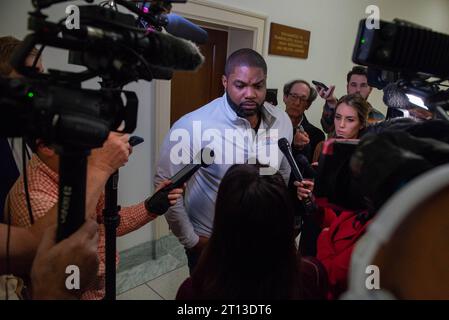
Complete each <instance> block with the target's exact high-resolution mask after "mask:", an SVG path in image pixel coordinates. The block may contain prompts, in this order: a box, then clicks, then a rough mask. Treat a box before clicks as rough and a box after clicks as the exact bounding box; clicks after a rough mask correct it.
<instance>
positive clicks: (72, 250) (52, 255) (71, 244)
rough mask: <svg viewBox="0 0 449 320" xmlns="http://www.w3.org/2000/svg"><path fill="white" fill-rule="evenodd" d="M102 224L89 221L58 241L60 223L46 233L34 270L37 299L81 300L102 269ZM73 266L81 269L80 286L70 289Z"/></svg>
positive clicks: (32, 277) (34, 292)
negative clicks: (100, 236)
mask: <svg viewBox="0 0 449 320" xmlns="http://www.w3.org/2000/svg"><path fill="white" fill-rule="evenodd" d="M97 229H98V225H97V223H96V222H95V221H93V220H90V219H89V220H87V221H86V222H85V223H84V225H83V226H82V227H81V228H80V229H79V230H78V231H76V232H75V233H74V234H72V235H71V236H70V237H68V238H67V239H64V240H63V241H61V242H59V243H57V244H56V243H55V239H56V226H53V227H50V228H48V229H47V231H46V232H45V234H44V237H43V238H42V241H41V243H40V245H39V248H38V250H37V253H36V257H35V259H34V262H33V267H32V270H31V283H32V295H33V299H77V298H79V297H80V295H81V294H82V293H83V291H84V290H85V289H86V287H87V285H88V284H89V283H90V282H91V281H92V280H93V279H95V278H96V276H97V270H98V257H97V249H98V233H97ZM70 265H73V266H77V267H78V268H79V275H80V279H79V285H80V287H79V289H73V290H68V289H67V288H66V280H67V278H68V277H69V276H70V275H71V273H69V274H66V268H67V267H68V266H70ZM74 274H75V273H74Z"/></svg>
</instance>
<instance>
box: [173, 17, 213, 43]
mask: <svg viewBox="0 0 449 320" xmlns="http://www.w3.org/2000/svg"><path fill="white" fill-rule="evenodd" d="M165 30H167V32H168V33H171V34H172V35H174V36H176V37H181V38H184V39H187V40H190V41H193V42H195V43H198V44H203V43H206V42H207V40H208V35H207V31H206V30H204V29H203V28H201V27H199V26H197V25H196V24H194V23H193V22H190V21H189V20H187V19H186V18H184V17H181V16H179V15H177V14H175V13H170V14H168V15H167V26H166V27H165Z"/></svg>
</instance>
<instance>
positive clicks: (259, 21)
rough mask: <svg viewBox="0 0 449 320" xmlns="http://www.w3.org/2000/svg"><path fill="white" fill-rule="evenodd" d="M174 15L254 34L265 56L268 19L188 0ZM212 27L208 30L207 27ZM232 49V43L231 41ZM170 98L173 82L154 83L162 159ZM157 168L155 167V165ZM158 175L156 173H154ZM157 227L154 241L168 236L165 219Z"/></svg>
mask: <svg viewBox="0 0 449 320" xmlns="http://www.w3.org/2000/svg"><path fill="white" fill-rule="evenodd" d="M172 12H174V13H176V14H179V15H181V16H183V17H185V18H187V19H193V20H195V21H196V22H199V24H200V25H201V23H204V24H205V25H207V26H208V25H209V24H212V25H216V26H218V27H219V28H220V29H221V28H222V30H229V28H234V29H241V30H245V31H250V32H252V34H253V41H252V42H253V43H252V49H254V50H256V51H257V52H259V53H260V54H262V55H263V56H265V54H264V49H265V45H264V44H265V33H266V29H267V22H268V16H266V15H263V14H259V13H254V12H249V11H246V10H242V9H238V8H234V7H229V6H225V5H222V4H218V3H213V2H209V1H207V0H189V1H188V2H187V3H185V4H174V5H173V9H172ZM208 27H209V26H208ZM228 46H229V41H228ZM170 96H171V81H167V80H156V81H155V131H154V133H155V150H154V151H155V154H156V155H157V157H156V158H158V157H159V154H160V147H161V145H162V142H163V140H164V137H165V135H166V134H167V132H168V131H169V130H170V105H171V101H170ZM155 165H156V164H155ZM154 172H156V171H154ZM155 222H156V225H155V235H154V236H155V237H154V238H155V239H156V240H157V239H160V238H161V237H163V236H165V235H168V234H169V229H168V224H167V222H166V221H165V219H157V220H156V221H155Z"/></svg>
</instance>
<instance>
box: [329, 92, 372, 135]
mask: <svg viewBox="0 0 449 320" xmlns="http://www.w3.org/2000/svg"><path fill="white" fill-rule="evenodd" d="M369 110H370V107H369V104H368V102H367V101H366V100H365V99H364V98H363V97H362V96H361V95H359V94H348V95H346V96H343V97H342V98H341V99H340V100H338V102H337V107H336V108H335V117H334V126H335V136H336V137H337V138H344V139H358V138H359V137H360V134H361V132H362V130H363V129H364V128H366V126H367V124H368V114H369Z"/></svg>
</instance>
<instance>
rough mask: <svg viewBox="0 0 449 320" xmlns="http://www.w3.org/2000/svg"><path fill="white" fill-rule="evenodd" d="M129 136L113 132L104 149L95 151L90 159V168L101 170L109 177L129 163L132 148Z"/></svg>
mask: <svg viewBox="0 0 449 320" xmlns="http://www.w3.org/2000/svg"><path fill="white" fill-rule="evenodd" d="M128 141H129V135H127V134H122V133H117V132H111V133H109V136H108V139H107V140H106V141H105V143H104V144H103V147H101V148H97V149H93V150H92V154H91V156H90V157H89V167H90V168H95V169H97V170H101V171H103V172H105V173H107V174H109V175H111V174H113V173H114V172H115V171H117V170H118V169H119V168H120V167H122V166H124V165H125V164H126V163H127V162H128V158H129V155H130V154H131V152H132V147H131V146H130V144H129V142H128Z"/></svg>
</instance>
